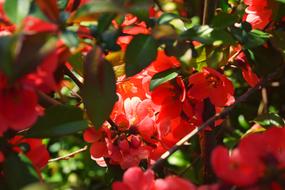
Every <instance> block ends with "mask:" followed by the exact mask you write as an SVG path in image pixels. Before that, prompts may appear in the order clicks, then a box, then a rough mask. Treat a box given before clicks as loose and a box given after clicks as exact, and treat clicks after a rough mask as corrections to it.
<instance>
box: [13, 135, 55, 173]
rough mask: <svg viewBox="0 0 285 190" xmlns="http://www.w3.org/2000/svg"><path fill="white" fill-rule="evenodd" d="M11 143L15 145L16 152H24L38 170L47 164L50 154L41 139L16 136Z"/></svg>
mask: <svg viewBox="0 0 285 190" xmlns="http://www.w3.org/2000/svg"><path fill="white" fill-rule="evenodd" d="M10 144H12V145H14V150H15V151H16V152H19V153H24V154H25V155H26V156H27V157H28V158H29V159H30V160H31V161H32V163H33V166H34V167H35V169H36V170H37V171H38V172H39V171H40V169H42V168H43V167H45V166H46V165H47V163H48V160H49V158H50V156H49V152H48V151H47V149H46V146H45V145H44V144H43V143H42V140H41V139H32V138H27V139H25V138H23V137H22V136H15V137H14V138H13V139H11V140H10ZM21 146H22V148H21Z"/></svg>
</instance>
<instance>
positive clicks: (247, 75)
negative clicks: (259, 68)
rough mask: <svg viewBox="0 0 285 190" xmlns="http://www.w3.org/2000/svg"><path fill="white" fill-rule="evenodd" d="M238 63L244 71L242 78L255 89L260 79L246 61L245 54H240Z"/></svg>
mask: <svg viewBox="0 0 285 190" xmlns="http://www.w3.org/2000/svg"><path fill="white" fill-rule="evenodd" d="M236 61H237V62H238V64H239V66H240V67H241V70H242V76H243V78H244V80H245V81H246V82H247V83H248V84H249V85H250V86H251V87H254V86H255V85H256V84H257V83H258V82H259V81H260V79H259V78H258V76H257V75H256V74H255V73H254V72H253V71H252V69H251V67H250V65H249V63H248V62H247V60H246V57H245V54H244V53H240V54H239V55H238V57H237V58H236Z"/></svg>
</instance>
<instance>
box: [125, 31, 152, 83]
mask: <svg viewBox="0 0 285 190" xmlns="http://www.w3.org/2000/svg"><path fill="white" fill-rule="evenodd" d="M157 47H158V45H157V43H156V40H155V39H154V38H153V37H152V36H149V35H137V36H135V37H134V39H133V40H132V41H131V43H130V44H129V45H128V47H127V50H126V56H125V62H126V74H127V76H128V77H129V76H133V75H135V74H137V73H139V72H140V71H141V70H143V69H144V68H146V67H147V66H148V65H149V64H150V63H151V62H152V61H153V60H154V59H155V58H156V55H157Z"/></svg>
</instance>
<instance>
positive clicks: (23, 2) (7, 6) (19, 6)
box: [4, 0, 32, 25]
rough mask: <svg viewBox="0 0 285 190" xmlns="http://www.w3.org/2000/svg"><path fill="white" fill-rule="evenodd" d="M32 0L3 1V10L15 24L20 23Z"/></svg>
mask: <svg viewBox="0 0 285 190" xmlns="http://www.w3.org/2000/svg"><path fill="white" fill-rule="evenodd" d="M31 3H32V0H8V1H5V3H4V11H5V13H6V15H7V16H8V18H9V19H10V20H11V21H12V22H13V23H15V24H17V25H18V24H20V23H21V22H22V20H23V19H24V18H25V17H26V16H27V15H28V14H29V11H30V8H31Z"/></svg>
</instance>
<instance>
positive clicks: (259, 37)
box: [231, 24, 271, 49]
mask: <svg viewBox="0 0 285 190" xmlns="http://www.w3.org/2000/svg"><path fill="white" fill-rule="evenodd" d="M244 25H245V26H246V24H244ZM231 33H232V35H233V36H234V37H235V38H236V39H237V40H238V41H239V42H240V43H241V44H242V45H243V46H244V47H245V48H248V49H250V48H255V47H258V46H261V45H263V44H264V43H265V42H266V41H268V40H269V38H270V37H271V35H270V34H268V33H266V32H263V31H260V30H251V31H249V32H248V31H247V29H246V28H237V27H232V28H231Z"/></svg>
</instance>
